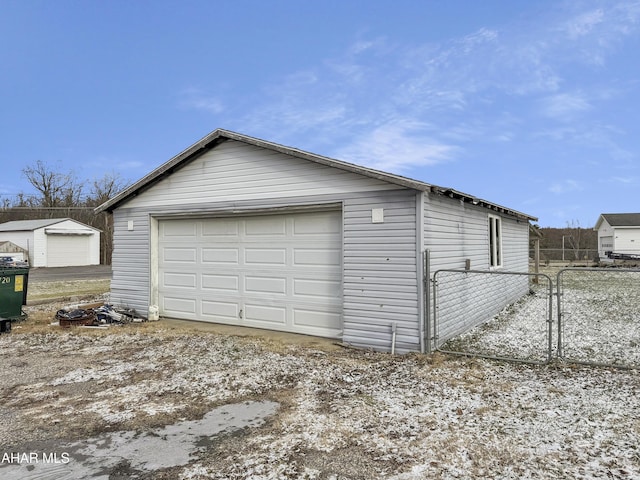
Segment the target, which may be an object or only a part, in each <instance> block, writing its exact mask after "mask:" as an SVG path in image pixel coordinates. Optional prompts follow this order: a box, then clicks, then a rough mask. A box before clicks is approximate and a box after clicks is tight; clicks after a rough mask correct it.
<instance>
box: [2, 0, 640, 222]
mask: <svg viewBox="0 0 640 480" xmlns="http://www.w3.org/2000/svg"><path fill="white" fill-rule="evenodd" d="M639 52H640V1H638V0H633V1H619V2H613V1H596V0H588V1H581V0H571V1H568V2H562V1H535V2H532V1H524V0H504V1H491V0H483V1H475V0H474V1H462V0H448V1H446V2H444V1H435V0H434V1H431V0H422V1H416V0H410V1H409V0H393V1H391V0H389V1H376V0H369V1H350V0H339V1H338V0H324V1H302V0H299V1H294V0H271V1H264V0H262V1H257V0H256V1H249V0H244V1H243V0H229V1H227V0H216V1H214V0H211V1H189V0H183V1H172V2H169V1H130V0H127V1H120V0H112V1H88V0H87V1H71V0H56V1H49V0H46V1H35V0H15V1H14V0H0V68H1V72H2V73H1V75H0V95H1V102H0V132H2V133H1V136H0V140H1V141H0V165H2V169H1V172H2V175H0V196H5V197H6V196H9V198H11V195H15V194H16V193H18V192H25V193H29V192H31V186H30V185H29V184H28V182H27V181H26V179H25V178H24V175H23V174H22V169H23V168H24V167H25V166H27V165H33V164H35V162H36V161H38V160H40V161H43V162H45V163H46V164H48V165H49V166H51V167H52V168H53V169H55V170H57V171H61V172H73V173H74V174H75V175H76V176H77V177H78V178H80V179H87V180H91V179H93V178H99V177H102V176H103V175H104V174H105V173H118V174H119V175H121V176H122V177H123V178H125V179H129V180H136V179H138V178H140V177H141V176H143V175H145V174H146V173H148V172H149V171H151V170H153V169H154V168H156V167H157V166H159V165H160V164H162V163H163V162H165V161H166V160H168V159H169V158H171V157H172V156H173V155H175V154H176V153H178V152H180V151H181V150H183V149H184V148H186V147H188V146H189V145H191V144H192V143H194V142H195V141H196V140H198V139H200V138H201V137H203V136H204V135H206V134H207V133H209V132H211V131H213V130H215V129H216V128H226V129H229V130H234V131H237V132H240V133H244V134H248V135H252V136H255V137H258V138H262V139H265V140H269V141H274V142H277V143H282V144H284V145H287V146H292V147H297V148H301V149H304V150H308V151H311V152H314V153H318V154H321V155H326V156H329V157H333V158H338V159H340V160H345V161H350V162H353V163H357V164H361V165H366V166H369V167H374V168H378V169H381V170H386V171H390V172H394V173H399V174H402V175H405V176H408V177H411V178H415V179H418V180H423V181H425V182H428V183H433V184H436V185H441V186H447V187H453V188H455V189H457V190H461V191H463V192H466V193H469V194H472V195H474V196H477V197H480V198H484V199H486V200H489V201H491V202H494V203H498V204H501V205H505V206H507V207H510V208H513V209H516V210H520V211H523V212H525V213H528V214H531V215H533V216H537V217H539V219H540V220H539V224H540V225H541V226H552V227H565V226H567V224H568V223H572V224H575V223H578V224H579V225H581V226H583V227H592V226H593V225H594V224H595V222H596V220H597V218H598V215H599V214H600V213H603V212H604V213H617V212H638V211H640V205H639V204H638V200H637V194H638V192H639V187H640V131H639V130H640V53H639Z"/></svg>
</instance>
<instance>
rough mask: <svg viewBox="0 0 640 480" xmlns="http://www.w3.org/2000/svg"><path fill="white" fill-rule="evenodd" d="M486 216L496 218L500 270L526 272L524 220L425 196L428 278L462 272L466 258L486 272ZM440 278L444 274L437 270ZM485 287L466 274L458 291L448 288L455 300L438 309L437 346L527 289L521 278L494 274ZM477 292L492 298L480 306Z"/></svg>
mask: <svg viewBox="0 0 640 480" xmlns="http://www.w3.org/2000/svg"><path fill="white" fill-rule="evenodd" d="M489 215H491V216H492V217H493V218H499V219H500V222H499V223H500V225H501V237H502V267H503V270H505V271H506V270H508V271H514V272H527V271H528V268H529V267H528V244H529V224H528V222H526V221H518V220H516V219H514V218H510V217H507V216H498V215H493V214H489V213H488V212H487V209H486V208H482V207H479V206H475V205H470V204H468V203H461V202H459V201H456V200H452V199H448V198H446V197H442V196H435V195H428V196H427V198H426V201H425V219H424V224H425V246H426V248H427V249H428V250H429V251H430V256H431V268H430V270H431V277H432V279H433V276H434V274H435V273H436V272H437V271H438V270H441V269H454V270H462V269H464V268H465V267H466V265H467V262H468V264H469V266H470V267H471V269H472V270H482V271H487V272H488V271H489V269H490V248H489V245H490V240H489V231H490V230H489V221H488V218H489ZM436 278H437V277H436ZM440 278H441V279H446V278H447V277H446V275H442V274H441V276H440ZM490 285H491V287H489V284H488V283H487V282H486V278H483V275H470V276H469V277H468V278H466V279H465V280H464V281H463V282H457V283H456V284H455V288H456V289H457V291H455V292H452V291H451V290H449V291H448V292H447V296H448V297H449V298H455V299H456V300H455V302H454V304H451V305H448V307H447V308H446V309H445V308H444V307H443V308H441V309H439V310H438V327H439V330H438V335H439V338H438V344H441V343H443V342H444V341H446V340H447V339H449V338H451V337H453V336H455V335H458V334H460V333H463V332H464V331H466V330H468V329H469V328H470V327H472V326H474V325H477V324H478V323H481V322H483V321H486V320H488V319H490V318H491V317H492V316H493V315H495V314H496V313H498V312H499V311H500V310H502V309H503V308H504V307H505V306H507V305H509V304H510V303H513V302H514V301H516V300H517V299H518V298H520V297H521V296H522V295H524V294H525V293H526V292H527V291H528V281H527V277H526V276H517V277H513V276H503V277H495V278H494V279H493V281H492V282H491V283H490ZM432 287H433V285H430V288H432ZM438 287H439V288H442V289H447V288H451V285H446V284H445V283H444V281H443V282H442V283H440V282H439V285H438ZM478 295H482V296H485V297H491V298H495V299H496V301H495V302H493V303H485V304H484V309H481V308H476V305H479V304H480V302H476V301H475V300H476V296H478ZM432 301H433V299H432ZM430 308H432V305H431V306H430Z"/></svg>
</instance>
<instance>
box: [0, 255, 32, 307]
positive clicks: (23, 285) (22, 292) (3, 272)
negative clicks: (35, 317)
mask: <svg viewBox="0 0 640 480" xmlns="http://www.w3.org/2000/svg"><path fill="white" fill-rule="evenodd" d="M28 280H29V269H28V268H10V267H7V268H0V317H3V318H9V319H19V318H24V315H23V314H22V306H23V305H26V304H27V283H28Z"/></svg>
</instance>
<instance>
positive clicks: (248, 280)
mask: <svg viewBox="0 0 640 480" xmlns="http://www.w3.org/2000/svg"><path fill="white" fill-rule="evenodd" d="M244 290H245V292H247V293H264V294H274V293H277V294H280V295H285V294H286V293H287V279H286V278H285V277H280V278H277V277H255V276H247V277H245V281H244Z"/></svg>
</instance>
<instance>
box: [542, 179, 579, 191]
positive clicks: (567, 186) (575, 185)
mask: <svg viewBox="0 0 640 480" xmlns="http://www.w3.org/2000/svg"><path fill="white" fill-rule="evenodd" d="M582 189H583V186H582V184H581V182H579V181H577V180H572V179H567V180H564V181H562V182H555V183H552V184H551V186H550V187H549V191H550V192H551V193H555V194H558V195H561V194H565V193H571V192H578V191H580V190H582Z"/></svg>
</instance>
